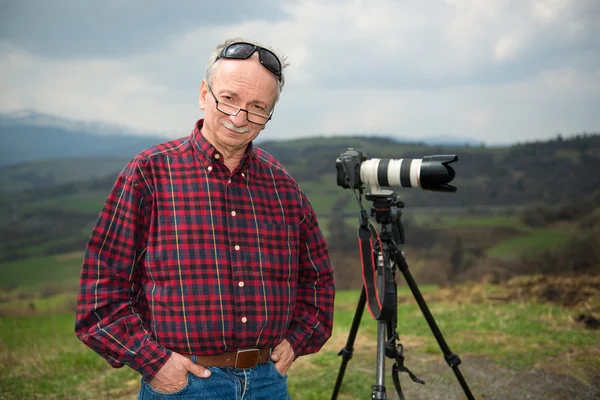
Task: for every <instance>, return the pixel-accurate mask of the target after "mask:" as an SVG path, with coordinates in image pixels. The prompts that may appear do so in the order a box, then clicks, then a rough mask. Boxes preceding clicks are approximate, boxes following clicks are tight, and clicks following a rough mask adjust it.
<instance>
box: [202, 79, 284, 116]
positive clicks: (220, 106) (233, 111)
mask: <svg viewBox="0 0 600 400" xmlns="http://www.w3.org/2000/svg"><path fill="white" fill-rule="evenodd" d="M206 87H207V88H208V91H209V92H210V94H211V95H212V97H213V99H215V103H216V105H217V110H219V111H221V112H222V113H223V114H227V115H231V116H232V117H235V116H236V115H238V114H239V113H240V111H244V112H245V113H246V119H247V120H248V122H252V123H253V124H258V125H266V124H267V122H269V120H270V119H271V118H272V117H273V111H271V114H269V115H264V114H259V113H255V112H252V111H248V110H245V109H243V108H240V107H236V106H234V105H232V104H228V103H225V102H222V101H219V100H217V96H215V94H214V93H213V91H212V89H211V88H210V85H209V84H208V82H207V83H206Z"/></svg>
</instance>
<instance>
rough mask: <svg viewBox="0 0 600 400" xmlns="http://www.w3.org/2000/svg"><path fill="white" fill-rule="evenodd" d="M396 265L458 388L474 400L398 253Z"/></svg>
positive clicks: (456, 362)
mask: <svg viewBox="0 0 600 400" xmlns="http://www.w3.org/2000/svg"><path fill="white" fill-rule="evenodd" d="M396 265H397V266H398V269H400V271H402V275H404V280H406V283H407V284H408V287H410V291H411V292H412V294H413V296H414V298H415V300H416V301H417V304H418V305H419V308H420V309H421V312H422V313H423V316H424V317H425V320H426V321H427V323H428V324H429V328H430V329H431V332H432V333H433V336H435V339H436V340H437V342H438V344H439V346H440V349H442V352H443V353H444V359H445V360H446V362H447V363H448V365H449V366H450V367H451V368H452V370H453V371H454V375H456V379H457V380H458V382H459V383H460V386H461V387H462V389H463V391H464V392H465V395H466V396H467V399H469V400H474V399H475V398H474V397H473V394H472V393H471V389H469V385H467V382H466V381H465V378H464V377H463V376H462V373H461V372H460V370H459V369H458V365H459V364H460V363H461V361H460V358H459V357H458V355H456V354H453V353H452V352H451V351H450V348H449V347H448V344H447V343H446V340H444V337H443V336H442V332H440V328H439V327H438V326H437V323H436V322H435V319H433V315H431V311H429V307H427V303H425V299H423V296H422V295H421V291H420V290H419V287H418V286H417V283H416V282H415V280H414V279H413V277H412V275H411V274H410V271H409V270H408V264H407V263H406V260H405V259H404V256H403V255H402V254H400V253H397V254H396Z"/></svg>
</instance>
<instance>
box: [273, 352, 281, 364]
mask: <svg viewBox="0 0 600 400" xmlns="http://www.w3.org/2000/svg"><path fill="white" fill-rule="evenodd" d="M280 358H281V355H280V354H279V353H277V351H275V350H273V351H272V352H271V360H272V361H273V362H277V361H279V359H280Z"/></svg>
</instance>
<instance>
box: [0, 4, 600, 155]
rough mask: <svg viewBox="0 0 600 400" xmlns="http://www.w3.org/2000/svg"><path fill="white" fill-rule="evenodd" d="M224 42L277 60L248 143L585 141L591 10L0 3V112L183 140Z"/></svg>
mask: <svg viewBox="0 0 600 400" xmlns="http://www.w3.org/2000/svg"><path fill="white" fill-rule="evenodd" d="M230 37H241V38H244V39H247V40H251V41H257V42H260V43H261V44H263V45H265V46H270V47H272V48H274V49H276V50H278V51H279V52H280V53H282V54H283V55H285V56H287V59H288V62H289V63H290V66H289V67H288V68H287V69H286V70H285V78H286V84H285V87H284V89H283V92H282V94H281V98H280V101H279V103H278V104H277V106H276V108H275V113H274V116H273V120H272V121H270V122H269V124H268V125H267V127H266V129H265V130H264V131H263V132H262V133H261V136H260V138H261V139H262V138H264V139H282V140H286V139H292V138H299V137H307V136H322V135H325V136H333V135H357V134H358V135H386V136H392V137H398V138H410V139H419V138H427V137H449V138H450V137H458V138H469V139H473V140H476V141H478V142H482V143H486V144H491V145H494V144H496V145H498V144H500V145H501V144H512V143H518V142H526V141H536V140H545V139H549V138H554V137H556V136H557V135H558V134H561V135H562V136H563V137H568V136H570V135H574V134H577V133H581V132H600V39H599V38H600V1H598V0H445V1H442V0H364V1H361V0H319V1H315V0H305V1H295V0H291V1H284V0H281V1H278V0H253V1H245V0H232V1H227V2H216V1H204V0H203V1H198V0H189V1H188V0H182V1H177V0H172V1H169V2H167V1H159V0H127V1H121V0H103V1H91V0H52V1H43V0H37V1H35V0H0V113H12V112H17V111H19V110H24V109H30V110H36V111H38V112H42V113H47V114H51V115H56V116H59V117H64V118H70V119H75V120H81V121H97V122H103V123H110V124H118V125H123V126H125V127H128V128H131V129H133V130H135V131H137V132H144V133H151V134H157V135H161V136H164V135H167V136H169V137H173V138H176V137H181V136H185V135H188V134H189V133H190V131H191V129H192V128H193V125H194V123H195V121H196V120H197V119H199V118H202V111H201V110H200V109H199V108H198V93H199V85H200V82H201V80H202V79H203V78H204V75H205V68H206V63H207V61H208V58H209V56H210V53H211V51H212V50H213V49H214V48H215V47H216V46H217V45H218V44H219V43H221V42H223V41H224V40H225V39H227V38H230Z"/></svg>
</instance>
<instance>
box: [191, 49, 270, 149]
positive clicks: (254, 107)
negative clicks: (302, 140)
mask: <svg viewBox="0 0 600 400" xmlns="http://www.w3.org/2000/svg"><path fill="white" fill-rule="evenodd" d="M210 88H211V89H212V91H213V93H214V94H215V96H216V97H217V100H218V101H219V102H225V103H228V104H232V105H235V106H237V107H240V108H243V109H246V110H249V111H253V112H256V113H259V114H266V115H269V114H270V112H271V109H272V107H273V105H274V102H275V94H276V90H277V77H276V76H275V75H273V74H272V73H271V72H269V70H267V69H266V68H265V67H263V66H262V65H261V64H260V62H259V60H258V54H257V53H254V54H253V55H252V57H250V58H248V59H246V60H229V59H221V60H219V61H218V62H217V68H216V69H215V71H214V74H213V78H212V82H211V83H210ZM199 106H200V109H201V110H204V125H203V126H202V134H203V135H204V137H206V139H207V140H208V141H209V142H210V143H212V144H213V146H215V147H216V148H217V149H218V150H219V151H221V152H222V153H224V156H225V157H227V156H230V155H240V154H242V153H243V152H244V151H245V149H246V147H247V145H248V143H250V142H251V141H252V140H254V139H255V138H256V137H257V136H258V134H259V133H260V131H262V130H263V129H264V126H263V125H259V124H255V123H253V122H249V121H248V119H247V118H246V112H244V111H240V112H239V113H238V115H236V116H230V115H227V114H224V113H222V112H220V111H219V110H217V108H216V104H215V100H214V98H213V97H212V95H211V94H210V92H209V91H208V86H207V82H206V81H205V80H204V79H203V80H202V84H201V86H200V101H199ZM241 131H244V133H241Z"/></svg>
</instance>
